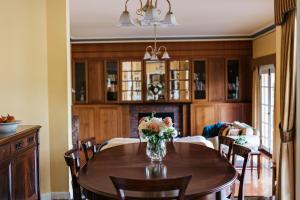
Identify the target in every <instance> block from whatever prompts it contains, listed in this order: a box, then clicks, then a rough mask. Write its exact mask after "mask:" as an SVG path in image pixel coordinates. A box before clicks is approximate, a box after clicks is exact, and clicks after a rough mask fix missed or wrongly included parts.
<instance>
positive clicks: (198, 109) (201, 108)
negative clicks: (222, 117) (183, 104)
mask: <svg viewBox="0 0 300 200" xmlns="http://www.w3.org/2000/svg"><path fill="white" fill-rule="evenodd" d="M214 123H216V113H215V106H214V105H213V104H192V105H191V135H199V134H200V135H202V132H203V128H204V126H206V125H212V124H214Z"/></svg>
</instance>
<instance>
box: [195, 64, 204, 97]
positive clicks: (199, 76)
mask: <svg viewBox="0 0 300 200" xmlns="http://www.w3.org/2000/svg"><path fill="white" fill-rule="evenodd" d="M206 84H207V82H206V61H205V60H197V61H194V99H195V100H204V99H206Z"/></svg>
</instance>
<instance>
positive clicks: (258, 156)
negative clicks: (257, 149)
mask: <svg viewBox="0 0 300 200" xmlns="http://www.w3.org/2000/svg"><path fill="white" fill-rule="evenodd" d="M260 170H261V160H260V154H259V155H257V178H258V179H259V178H260Z"/></svg>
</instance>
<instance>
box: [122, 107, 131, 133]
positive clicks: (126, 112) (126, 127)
mask: <svg viewBox="0 0 300 200" xmlns="http://www.w3.org/2000/svg"><path fill="white" fill-rule="evenodd" d="M119 109H121V113H122V118H121V120H120V122H121V125H120V130H119V136H120V137H130V130H131V127H130V109H129V106H128V105H124V106H120V107H119Z"/></svg>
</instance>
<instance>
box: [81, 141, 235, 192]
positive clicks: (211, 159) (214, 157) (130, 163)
mask: <svg viewBox="0 0 300 200" xmlns="http://www.w3.org/2000/svg"><path fill="white" fill-rule="evenodd" d="M187 175H192V179H191V181H190V183H189V185H188V188H187V190H186V197H189V198H190V197H203V196H205V195H207V194H211V193H216V192H220V191H221V190H222V189H225V188H227V187H229V186H230V185H232V184H233V182H234V181H235V179H236V178H237V172H236V170H235V169H234V168H233V167H232V166H231V165H230V163H229V162H228V161H227V160H226V159H225V158H223V157H221V156H220V155H219V153H218V152H217V151H215V150H213V149H210V148H208V147H205V146H201V145H196V144H187V143H174V144H172V143H169V144H168V145H167V155H166V157H165V158H164V160H163V161H162V162H161V163H160V164H159V163H151V161H150V160H149V158H148V157H147V155H146V143H136V144H126V145H121V146H117V147H113V148H109V149H105V150H103V151H101V152H100V153H98V154H97V155H96V156H95V157H94V158H93V159H92V160H90V161H89V163H88V164H87V166H85V167H83V168H82V169H81V170H80V172H79V177H78V182H79V184H80V185H81V187H83V188H84V189H86V190H88V191H89V192H92V193H94V194H98V195H103V196H105V197H111V198H116V197H117V196H116V191H115V188H114V186H113V184H112V182H111V180H110V178H109V176H117V177H123V178H132V179H149V178H175V177H181V176H187Z"/></svg>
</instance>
